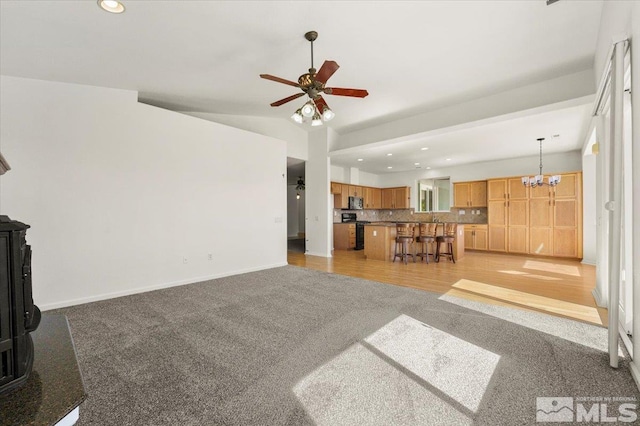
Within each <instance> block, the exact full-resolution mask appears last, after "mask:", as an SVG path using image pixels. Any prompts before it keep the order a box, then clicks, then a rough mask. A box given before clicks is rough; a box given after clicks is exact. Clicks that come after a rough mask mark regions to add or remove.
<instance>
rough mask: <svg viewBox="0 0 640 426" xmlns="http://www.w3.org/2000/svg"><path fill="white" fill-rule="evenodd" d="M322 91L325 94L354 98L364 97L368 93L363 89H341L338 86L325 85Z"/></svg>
mask: <svg viewBox="0 0 640 426" xmlns="http://www.w3.org/2000/svg"><path fill="white" fill-rule="evenodd" d="M324 93H326V94H327V95H338V96H353V97H354V98H364V97H365V96H367V95H368V94H369V92H367V91H366V90H364V89H342V88H340V87H325V89H324Z"/></svg>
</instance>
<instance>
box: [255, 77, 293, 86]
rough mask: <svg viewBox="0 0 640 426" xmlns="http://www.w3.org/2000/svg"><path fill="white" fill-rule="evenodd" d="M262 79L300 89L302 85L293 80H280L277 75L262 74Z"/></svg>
mask: <svg viewBox="0 0 640 426" xmlns="http://www.w3.org/2000/svg"><path fill="white" fill-rule="evenodd" d="M260 77H262V78H264V79H266V80H271V81H275V82H278V83H282V84H288V85H289V86H293V87H300V85H299V84H298V83H295V82H293V81H291V80H285V79H284V78H280V77H276V76H275V75H271V74H260Z"/></svg>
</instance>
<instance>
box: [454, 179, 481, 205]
mask: <svg viewBox="0 0 640 426" xmlns="http://www.w3.org/2000/svg"><path fill="white" fill-rule="evenodd" d="M453 207H458V208H464V207H487V181H485V180H482V181H475V182H457V183H454V184H453Z"/></svg>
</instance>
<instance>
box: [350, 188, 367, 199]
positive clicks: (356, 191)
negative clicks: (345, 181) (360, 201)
mask: <svg viewBox="0 0 640 426" xmlns="http://www.w3.org/2000/svg"><path fill="white" fill-rule="evenodd" d="M348 188H349V197H360V198H362V197H364V188H363V187H362V186H358V185H349V186H348Z"/></svg>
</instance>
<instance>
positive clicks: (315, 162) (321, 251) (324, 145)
mask: <svg viewBox="0 0 640 426" xmlns="http://www.w3.org/2000/svg"><path fill="white" fill-rule="evenodd" d="M331 132H332V131H331V129H328V128H323V129H319V130H314V131H312V132H311V133H310V134H309V160H308V161H307V165H306V171H305V176H306V189H305V192H306V194H305V196H306V202H305V211H306V223H305V232H306V236H305V238H306V243H307V244H306V249H307V252H306V254H310V255H314V256H322V257H331V245H332V244H331V241H332V234H333V220H332V218H331V209H332V203H331V199H330V197H331V195H330V192H331V191H330V178H331V170H330V163H329V156H328V153H329V146H330V145H329V144H330V142H331V134H330V133H331Z"/></svg>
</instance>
